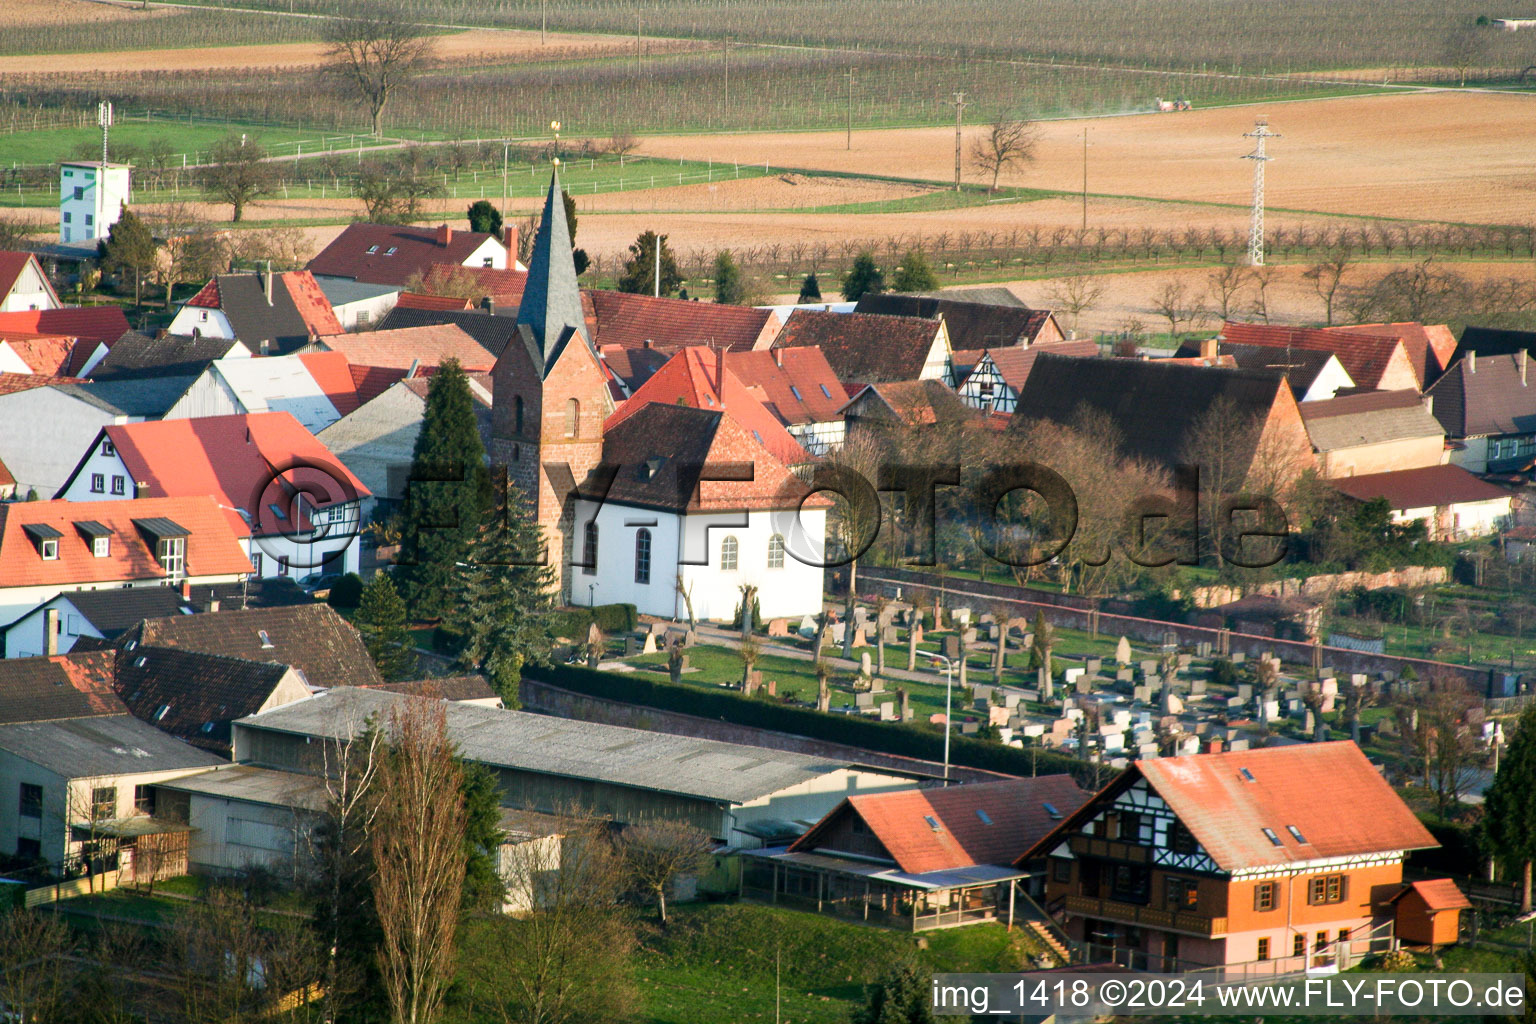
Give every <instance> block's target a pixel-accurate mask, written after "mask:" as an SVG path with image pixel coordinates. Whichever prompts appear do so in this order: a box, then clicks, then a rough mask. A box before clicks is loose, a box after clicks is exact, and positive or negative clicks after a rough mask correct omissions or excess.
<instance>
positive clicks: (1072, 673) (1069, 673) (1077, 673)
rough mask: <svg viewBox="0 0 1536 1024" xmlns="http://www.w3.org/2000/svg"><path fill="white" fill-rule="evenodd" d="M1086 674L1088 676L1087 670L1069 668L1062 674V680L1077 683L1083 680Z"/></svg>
mask: <svg viewBox="0 0 1536 1024" xmlns="http://www.w3.org/2000/svg"><path fill="white" fill-rule="evenodd" d="M1086 674H1087V669H1082V668H1069V669H1067V670H1066V671H1065V672H1063V673H1062V678H1063V679H1065V680H1066V681H1067V682H1068V683H1076V682H1077V681H1078V680H1079V679H1081V678H1083V676H1084V675H1086Z"/></svg>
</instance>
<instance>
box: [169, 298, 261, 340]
mask: <svg viewBox="0 0 1536 1024" xmlns="http://www.w3.org/2000/svg"><path fill="white" fill-rule="evenodd" d="M167 330H168V331H169V333H171V334H185V335H190V336H192V337H194V338H228V339H229V340H230V341H236V340H238V339H237V338H236V337H235V329H234V327H232V326H230V323H229V317H227V316H225V315H224V311H223V310H222V309H209V308H208V307H207V306H188V305H184V306H182V307H181V308H180V309H179V310H177V311H176V317H175V319H173V320H172V321H171V326H170V327H169V328H168V329H167ZM241 347H242V348H243V347H244V346H241Z"/></svg>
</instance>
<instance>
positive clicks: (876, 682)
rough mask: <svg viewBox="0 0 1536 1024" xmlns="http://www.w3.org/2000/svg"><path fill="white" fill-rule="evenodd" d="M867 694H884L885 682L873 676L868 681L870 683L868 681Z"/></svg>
mask: <svg viewBox="0 0 1536 1024" xmlns="http://www.w3.org/2000/svg"><path fill="white" fill-rule="evenodd" d="M869 692H870V693H884V692H885V680H884V679H881V678H880V677H879V676H875V677H873V678H872V679H870V681H869Z"/></svg>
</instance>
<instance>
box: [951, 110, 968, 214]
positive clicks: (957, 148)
mask: <svg viewBox="0 0 1536 1024" xmlns="http://www.w3.org/2000/svg"><path fill="white" fill-rule="evenodd" d="M951 102H953V103H954V105H955V191H956V192H959V191H960V126H961V125H962V124H963V123H964V122H963V121H962V118H963V117H964V115H965V108H966V102H965V93H964V92H957V93H955V98H954V100H952V101H951Z"/></svg>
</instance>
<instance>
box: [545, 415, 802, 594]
mask: <svg viewBox="0 0 1536 1024" xmlns="http://www.w3.org/2000/svg"><path fill="white" fill-rule="evenodd" d="M630 401H634V399H631V400H630ZM775 425H777V424H775ZM785 437H786V438H787V437H788V435H787V434H786V435H785ZM601 462H602V465H603V466H605V467H610V468H611V470H612V471H613V475H612V477H611V480H610V479H607V478H606V474H605V473H603V472H601V471H598V472H594V473H592V474H591V475H590V476H588V477H587V478H586V479H585V480H583V481H581V483H580V488H579V492H578V493H579V495H580V497H579V498H578V500H577V501H576V502H575V510H574V524H575V526H576V529H577V530H578V533H577V536H578V537H579V538H580V539H579V544H578V546H577V547H576V549H575V553H574V555H573V557H572V558H571V564H570V567H569V569H568V570H567V576H568V577H570V591H571V594H572V600H573V603H576V604H582V603H588V602H590V603H592V604H597V603H603V604H611V603H614V602H621V603H629V604H633V605H635V607H637V608H638V609H639V610H640V611H641V612H642V613H643V614H646V615H661V616H666V617H669V618H677V617H679V616H682V615H686V614H687V613H686V611H685V602H684V599H683V596H682V595H680V594H679V593H678V590H677V588H678V585H679V582H681V586H682V588H683V590H684V591H686V592H687V593H688V595H689V597H690V599H691V601H692V608H693V612H694V615H695V616H696V617H698V618H700V619H715V620H727V621H729V620H731V619H733V618H734V617H735V615H736V608H737V606H738V605H739V604H740V603H741V593H740V590H739V589H738V588H739V587H740V586H741V585H742V584H744V583H751V584H754V585H755V586H756V587H757V588H758V590H757V600H758V603H759V605H760V607H761V611H762V615H763V616H764V617H765V618H770V617H783V616H791V615H794V616H798V615H806V614H811V613H814V612H815V611H816V610H817V608H818V607H819V604H820V601H821V589H820V588H821V584H820V580H821V574H822V563H823V562H824V560H825V555H824V550H825V543H826V541H825V538H826V509H827V507H828V506H829V505H830V502H829V501H828V500H827V499H825V498H824V497H822V496H821V495H811V494H810V489H809V488H808V487H807V486H806V485H805V484H803V483H802V482H801V481H800V480H799V479H798V478H797V477H795V476H794V475H793V474H792V473H790V471H789V470H788V469H787V468H786V467H785V466H784V464H783V463H782V462H780V461H779V460H778V459H776V458H775V457H774V456H773V454H772V453H771V452H770V451H769V450H768V448H767V447H766V446H765V445H764V444H763V443H762V442H760V441H758V440H757V439H756V437H755V436H754V435H753V433H752V432H751V431H750V430H749V429H748V428H747V427H746V426H743V425H742V424H741V423H739V422H738V421H737V420H736V419H735V418H734V416H733V414H732V412H731V411H730V410H729V409H728V408H727V409H726V410H720V409H707V408H692V407H689V406H682V405H670V404H664V403H660V402H651V403H647V404H645V405H642V406H640V407H639V408H638V409H636V410H635V411H634V412H633V413H631V414H630V415H628V416H625V417H623V418H622V419H620V420H618V421H617V422H615V423H614V424H613V425H612V426H611V427H609V426H607V425H605V427H604V433H603V447H602V460H601ZM744 467H750V470H751V475H750V476H746V474H745V473H742V472H737V469H738V468H744ZM715 476H723V477H729V479H712V477H715ZM808 495H809V497H808ZM802 501H803V502H804V505H803V506H802V504H801V503H802ZM589 585H590V586H589ZM584 591H585V593H584Z"/></svg>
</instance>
